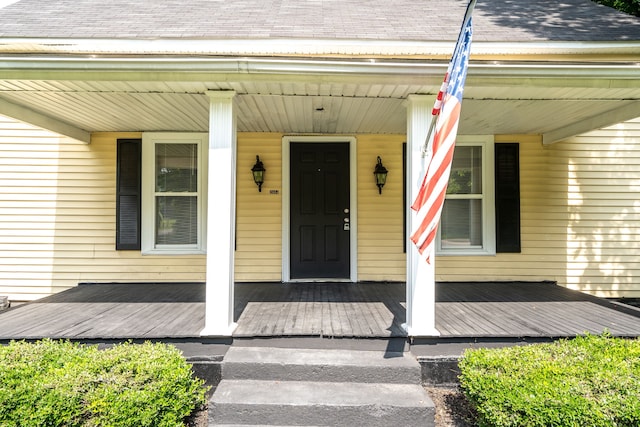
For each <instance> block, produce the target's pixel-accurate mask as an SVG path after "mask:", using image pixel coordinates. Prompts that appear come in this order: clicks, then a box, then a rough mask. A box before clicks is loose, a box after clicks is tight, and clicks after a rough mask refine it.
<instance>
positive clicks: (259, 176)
mask: <svg viewBox="0 0 640 427" xmlns="http://www.w3.org/2000/svg"><path fill="white" fill-rule="evenodd" d="M266 171H267V170H266V169H265V168H264V165H263V164H262V162H261V161H260V156H256V164H255V165H253V167H252V168H251V173H252V174H253V182H255V183H256V185H257V186H258V191H259V192H262V184H264V173H265V172H266Z"/></svg>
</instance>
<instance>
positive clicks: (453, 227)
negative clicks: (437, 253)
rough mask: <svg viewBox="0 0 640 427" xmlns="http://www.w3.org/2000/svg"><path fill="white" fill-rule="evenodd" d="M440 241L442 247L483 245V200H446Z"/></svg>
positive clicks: (441, 221)
mask: <svg viewBox="0 0 640 427" xmlns="http://www.w3.org/2000/svg"><path fill="white" fill-rule="evenodd" d="M440 242H441V246H442V249H464V248H470V247H476V248H477V247H482V200H478V199H473V200H458V199H454V200H451V199H448V200H445V202H444V207H443V208H442V216H441V219H440Z"/></svg>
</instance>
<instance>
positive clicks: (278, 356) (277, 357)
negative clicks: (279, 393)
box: [222, 347, 421, 384]
mask: <svg viewBox="0 0 640 427" xmlns="http://www.w3.org/2000/svg"><path fill="white" fill-rule="evenodd" d="M222 378H224V379H235V380H238V379H252V380H279V381H323V382H356V383H391V384H420V382H421V373H420V365H419V363H418V361H417V360H416V358H415V357H414V356H413V355H411V353H402V352H384V351H358V350H335V349H298V348H273V347H270V348H267V347H231V348H230V349H229V351H228V352H227V354H226V355H225V357H224V364H223V367H222Z"/></svg>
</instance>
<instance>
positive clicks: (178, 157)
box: [142, 133, 207, 254]
mask: <svg viewBox="0 0 640 427" xmlns="http://www.w3.org/2000/svg"><path fill="white" fill-rule="evenodd" d="M206 142H207V136H206V134H162V133H159V134H145V135H144V136H143V139H142V161H143V174H142V175H143V179H142V193H143V199H142V252H143V253H146V254H163V253H164V254H181V253H203V252H204V249H205V243H204V240H205V236H206V233H205V230H204V228H205V227H204V212H205V206H206V200H205V197H206V189H205V188H204V184H205V183H206V180H205V179H204V171H205V170H206V167H205V162H206V154H205V153H206V151H204V149H203V147H206V146H207V144H206Z"/></svg>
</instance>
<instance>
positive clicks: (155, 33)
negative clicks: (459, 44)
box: [0, 0, 640, 42]
mask: <svg viewBox="0 0 640 427" xmlns="http://www.w3.org/2000/svg"><path fill="white" fill-rule="evenodd" d="M466 3H467V1H466V0H431V1H416V0H394V1H393V2H390V1H389V0H322V1H318V0H190V1H188V2H187V1H180V0H137V1H131V0H110V1H104V0H56V1H51V0H20V1H18V2H16V3H13V4H10V5H8V6H6V7H4V8H0V37H2V38H62V39H65V38H72V39H95V38H100V39H114V38H115V39H272V38H285V39H329V40H396V41H450V40H455V38H456V36H457V32H458V30H459V26H460V22H461V18H462V16H463V15H464V9H465V7H466ZM474 21H475V22H474V26H475V33H474V42H480V41H491V42H496V41H497V42H504V41H509V42H531V41H535V42H541V41H580V42H590V41H630V40H640V19H639V18H636V17H633V16H630V15H626V14H624V13H621V12H618V11H616V10H614V9H611V8H609V7H605V6H602V5H600V4H596V3H594V2H592V1H591V0H562V1H548V0H527V1H513V0H480V1H478V3H477V5H476V9H475V12H474Z"/></svg>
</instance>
